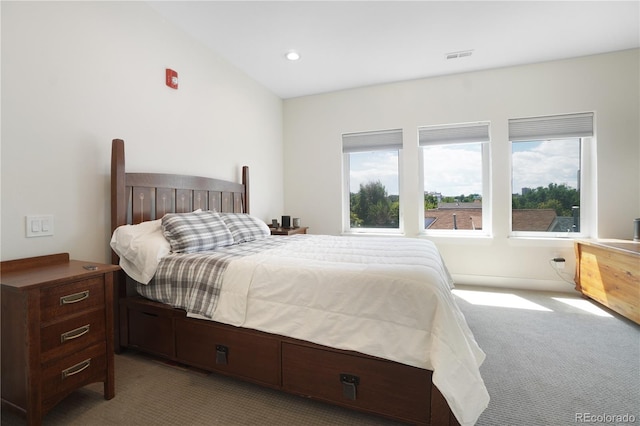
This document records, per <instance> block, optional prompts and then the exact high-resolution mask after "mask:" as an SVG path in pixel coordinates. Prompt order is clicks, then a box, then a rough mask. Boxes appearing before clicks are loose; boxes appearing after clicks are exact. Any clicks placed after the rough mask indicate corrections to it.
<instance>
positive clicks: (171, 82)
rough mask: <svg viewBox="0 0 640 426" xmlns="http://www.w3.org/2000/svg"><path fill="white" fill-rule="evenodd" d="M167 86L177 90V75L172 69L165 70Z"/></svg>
mask: <svg viewBox="0 0 640 426" xmlns="http://www.w3.org/2000/svg"><path fill="white" fill-rule="evenodd" d="M166 82H167V86H169V87H170V88H172V89H177V88H178V73H177V72H175V71H174V70H172V69H169V68H167V81H166Z"/></svg>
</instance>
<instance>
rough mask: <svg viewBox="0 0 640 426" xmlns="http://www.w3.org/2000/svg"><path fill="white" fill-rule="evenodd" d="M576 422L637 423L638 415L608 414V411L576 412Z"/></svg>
mask: <svg viewBox="0 0 640 426" xmlns="http://www.w3.org/2000/svg"><path fill="white" fill-rule="evenodd" d="M575 422H576V423H613V424H621V423H635V422H636V416H634V415H633V414H629V413H626V414H608V413H600V414H595V413H576V417H575Z"/></svg>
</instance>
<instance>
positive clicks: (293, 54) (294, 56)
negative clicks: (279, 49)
mask: <svg viewBox="0 0 640 426" xmlns="http://www.w3.org/2000/svg"><path fill="white" fill-rule="evenodd" d="M284 57H285V58H287V59H288V60H290V61H297V60H298V59H300V54H299V53H298V52H296V51H295V50H290V51H289V52H287V54H286V55H284Z"/></svg>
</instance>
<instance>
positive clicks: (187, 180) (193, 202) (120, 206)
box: [111, 139, 249, 263]
mask: <svg viewBox="0 0 640 426" xmlns="http://www.w3.org/2000/svg"><path fill="white" fill-rule="evenodd" d="M196 209H202V210H216V211H219V212H236V213H249V168H248V167H247V166H244V167H243V168H242V183H237V182H230V181H225V180H220V179H213V178H207V177H200V176H188V175H174V174H163V173H127V172H126V169H125V161H124V141H123V140H122V139H114V140H113V142H112V145H111V232H113V231H114V230H115V229H116V228H117V227H118V226H121V225H127V224H137V223H140V222H144V221H147V220H154V219H160V218H162V216H164V215H165V214H166V213H187V212H191V211H193V210H196ZM113 256H114V257H113V261H114V263H117V256H116V255H115V253H114V255H113Z"/></svg>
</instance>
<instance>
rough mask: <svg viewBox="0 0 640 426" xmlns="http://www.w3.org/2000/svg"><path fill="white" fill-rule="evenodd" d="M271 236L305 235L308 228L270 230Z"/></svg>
mask: <svg viewBox="0 0 640 426" xmlns="http://www.w3.org/2000/svg"><path fill="white" fill-rule="evenodd" d="M270 229H271V235H294V234H306V233H307V229H309V227H308V226H301V227H300V228H270Z"/></svg>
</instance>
